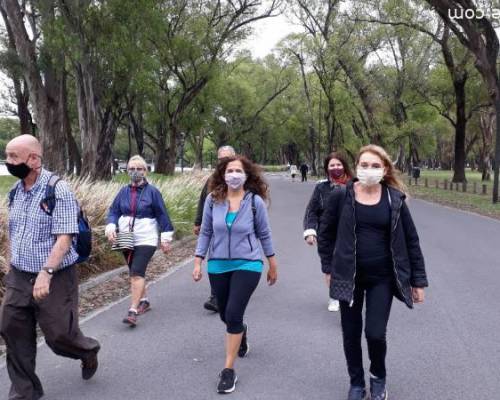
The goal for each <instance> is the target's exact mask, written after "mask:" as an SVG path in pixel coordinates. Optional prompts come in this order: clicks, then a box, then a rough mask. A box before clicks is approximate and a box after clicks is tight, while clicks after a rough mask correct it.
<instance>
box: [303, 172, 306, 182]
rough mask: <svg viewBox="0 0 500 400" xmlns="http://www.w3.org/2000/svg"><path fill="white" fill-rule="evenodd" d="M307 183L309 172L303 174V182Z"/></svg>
mask: <svg viewBox="0 0 500 400" xmlns="http://www.w3.org/2000/svg"><path fill="white" fill-rule="evenodd" d="M304 181H305V182H307V172H302V182H304Z"/></svg>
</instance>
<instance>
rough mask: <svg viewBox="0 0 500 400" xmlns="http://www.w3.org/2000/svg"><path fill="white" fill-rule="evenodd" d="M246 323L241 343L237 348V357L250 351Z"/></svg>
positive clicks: (243, 355)
mask: <svg viewBox="0 0 500 400" xmlns="http://www.w3.org/2000/svg"><path fill="white" fill-rule="evenodd" d="M247 335H248V325H247V324H245V330H244V331H243V336H242V337H241V344H240V348H239V350H238V357H241V358H243V357H245V356H246V355H247V354H248V352H249V351H250V346H249V345H248V338H247Z"/></svg>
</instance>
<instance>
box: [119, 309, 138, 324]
mask: <svg viewBox="0 0 500 400" xmlns="http://www.w3.org/2000/svg"><path fill="white" fill-rule="evenodd" d="M122 322H123V323H124V324H128V325H130V327H131V328H134V327H135V326H136V325H137V313H136V312H135V311H132V310H129V311H128V313H127V316H126V317H125V318H123V321H122Z"/></svg>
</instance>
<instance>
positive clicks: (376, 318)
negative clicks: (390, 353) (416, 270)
mask: <svg viewBox="0 0 500 400" xmlns="http://www.w3.org/2000/svg"><path fill="white" fill-rule="evenodd" d="M365 294H366V314H365V336H366V341H367V344H368V355H369V358H370V362H371V365H370V372H371V373H372V374H373V375H375V376H376V377H377V378H385V376H386V370H385V356H386V353H387V342H386V330H387V322H388V320H389V314H390V312H391V305H392V298H393V294H394V282H393V281H392V280H391V279H390V278H389V279H370V280H369V279H365V280H363V281H358V280H357V282H356V288H355V290H354V303H353V305H352V307H349V304H348V303H347V302H344V301H342V302H340V317H341V323H342V334H343V339H344V352H345V357H346V361H347V369H348V372H349V376H350V378H351V385H353V386H363V387H364V386H365V377H364V370H363V357H362V351H361V333H362V330H363V316H362V311H363V300H364V297H365Z"/></svg>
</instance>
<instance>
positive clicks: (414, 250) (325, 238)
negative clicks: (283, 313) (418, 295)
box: [318, 179, 428, 308]
mask: <svg viewBox="0 0 500 400" xmlns="http://www.w3.org/2000/svg"><path fill="white" fill-rule="evenodd" d="M356 180H357V179H355V180H353V181H352V182H350V183H349V184H348V185H347V187H346V189H342V190H339V191H338V192H337V191H335V192H333V193H332V195H331V196H330V197H329V199H328V204H327V205H326V207H325V211H324V212H323V214H322V216H321V219H320V232H319V236H318V252H319V254H320V258H321V265H322V269H323V271H325V270H326V271H327V272H328V271H330V272H331V274H332V280H331V286H330V297H332V298H334V299H338V300H342V301H347V302H349V303H350V302H351V301H352V299H353V292H354V285H355V277H356V216H355V197H354V185H353V184H354V182H355V181H356ZM383 190H388V191H389V201H390V203H391V253H392V259H393V262H394V276H395V278H396V282H397V289H398V290H397V293H396V297H397V298H398V299H399V300H401V301H403V302H404V303H406V305H407V306H408V307H410V308H412V307H413V299H412V296H411V288H412V287H426V286H428V283H427V276H426V273H425V263H424V257H423V255H422V251H421V249H420V244H419V238H418V234H417V230H416V229H415V225H414V223H413V220H412V218H411V215H410V210H409V209H408V206H407V205H406V203H405V198H406V196H405V194H404V193H402V192H400V191H399V190H397V189H394V188H392V187H388V186H385V185H383Z"/></svg>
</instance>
